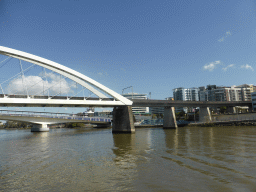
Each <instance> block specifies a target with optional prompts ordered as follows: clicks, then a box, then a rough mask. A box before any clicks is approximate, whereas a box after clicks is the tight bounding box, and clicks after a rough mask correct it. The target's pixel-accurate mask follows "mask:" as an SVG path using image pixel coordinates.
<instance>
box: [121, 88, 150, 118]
mask: <svg viewBox="0 0 256 192" xmlns="http://www.w3.org/2000/svg"><path fill="white" fill-rule="evenodd" d="M122 96H124V97H126V98H127V99H148V97H147V94H141V93H126V94H122ZM132 112H133V114H135V115H136V114H145V113H149V107H132Z"/></svg>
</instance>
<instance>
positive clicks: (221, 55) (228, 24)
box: [0, 0, 256, 99]
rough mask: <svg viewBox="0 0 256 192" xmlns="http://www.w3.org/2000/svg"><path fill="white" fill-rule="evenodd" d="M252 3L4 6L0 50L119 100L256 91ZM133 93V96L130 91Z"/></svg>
mask: <svg viewBox="0 0 256 192" xmlns="http://www.w3.org/2000/svg"><path fill="white" fill-rule="evenodd" d="M255 8H256V3H255V1H252V0H239V1H238V0H233V1H224V0H215V1H212V0H202V1H187V0H186V1H185V0H173V1H170V0H139V1H138V0H129V1H128V0H122V1H120V0H54V1H52V0H44V1H39V0H38V1H35V0H19V1H17V0H0V21H1V22H0V23H1V24H0V45H1V46H6V47H10V48H13V49H17V50H21V51H25V52H28V53H31V54H35V55H38V56H41V57H44V58H47V59H49V60H52V61H55V62H58V63H60V64H63V65H65V66H68V67H70V68H72V69H74V70H78V71H79V72H81V73H83V74H85V75H87V76H88V77H91V78H92V79H94V80H96V81H98V82H100V83H102V84H103V85H105V86H107V87H109V88H110V89H112V90H114V91H116V92H118V93H121V92H122V89H123V88H125V87H128V86H133V90H134V92H138V93H149V92H151V97H152V98H153V99H164V98H166V97H169V96H172V89H174V88H177V87H186V88H190V87H198V86H206V85H208V84H216V85H225V86H231V85H240V84H244V83H247V84H255V85H256V78H255V72H256V71H255V70H256V65H255V62H256V54H255V52H256V51H255V50H256V33H255V32H256V31H255V30H256V28H255V26H256V20H255ZM127 91H129V90H127Z"/></svg>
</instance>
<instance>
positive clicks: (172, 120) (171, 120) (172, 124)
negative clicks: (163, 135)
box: [163, 107, 178, 129]
mask: <svg viewBox="0 0 256 192" xmlns="http://www.w3.org/2000/svg"><path fill="white" fill-rule="evenodd" d="M177 127H178V126H177V121H176V116H175V109H174V107H165V108H164V124H163V128H164V129H168V128H169V129H176V128H177Z"/></svg>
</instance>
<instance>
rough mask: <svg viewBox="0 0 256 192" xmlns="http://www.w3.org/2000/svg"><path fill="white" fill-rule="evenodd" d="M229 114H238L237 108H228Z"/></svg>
mask: <svg viewBox="0 0 256 192" xmlns="http://www.w3.org/2000/svg"><path fill="white" fill-rule="evenodd" d="M227 113H236V107H227Z"/></svg>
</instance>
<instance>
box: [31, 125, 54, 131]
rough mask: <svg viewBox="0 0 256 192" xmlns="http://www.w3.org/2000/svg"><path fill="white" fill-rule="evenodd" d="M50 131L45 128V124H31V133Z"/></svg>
mask: <svg viewBox="0 0 256 192" xmlns="http://www.w3.org/2000/svg"><path fill="white" fill-rule="evenodd" d="M49 130H50V129H49V128H48V127H47V124H33V127H32V128H31V132H46V131H49Z"/></svg>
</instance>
